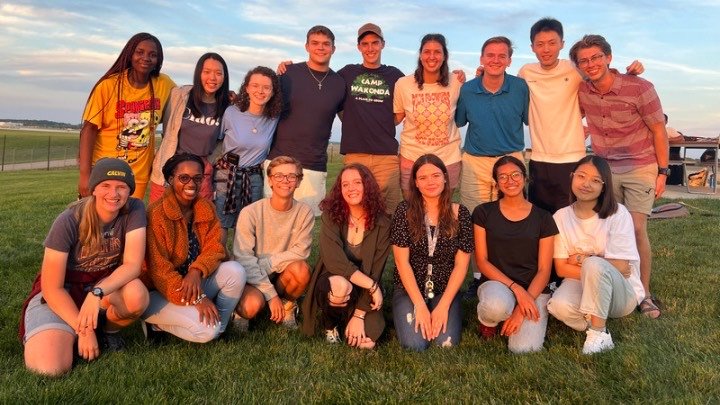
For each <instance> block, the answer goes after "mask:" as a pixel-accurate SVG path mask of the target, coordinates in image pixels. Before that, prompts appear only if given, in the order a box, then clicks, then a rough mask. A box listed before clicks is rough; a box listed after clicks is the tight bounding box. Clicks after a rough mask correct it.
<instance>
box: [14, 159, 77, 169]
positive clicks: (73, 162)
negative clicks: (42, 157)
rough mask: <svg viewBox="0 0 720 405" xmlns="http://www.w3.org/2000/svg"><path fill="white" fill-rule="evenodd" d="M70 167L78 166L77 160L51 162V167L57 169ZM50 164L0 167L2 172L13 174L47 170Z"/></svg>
mask: <svg viewBox="0 0 720 405" xmlns="http://www.w3.org/2000/svg"><path fill="white" fill-rule="evenodd" d="M68 166H77V159H76V158H73V159H60V160H51V161H50V167H51V168H56V167H68ZM47 167H48V162H47V161H43V162H31V163H13V164H6V165H3V166H1V167H0V170H2V171H4V172H12V171H17V170H32V169H47Z"/></svg>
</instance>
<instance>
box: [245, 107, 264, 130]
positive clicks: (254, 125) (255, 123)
mask: <svg viewBox="0 0 720 405" xmlns="http://www.w3.org/2000/svg"><path fill="white" fill-rule="evenodd" d="M248 114H249V115H250V117H251V118H250V120H251V121H252V125H253V127H252V129H251V130H250V131H252V133H253V134H257V133H258V129H257V127H258V124H259V123H260V122H262V120H263V118H265V117H264V116H262V115H261V116H259V117H257V118H252V117H253V115H254V114H253V113H251V112H248Z"/></svg>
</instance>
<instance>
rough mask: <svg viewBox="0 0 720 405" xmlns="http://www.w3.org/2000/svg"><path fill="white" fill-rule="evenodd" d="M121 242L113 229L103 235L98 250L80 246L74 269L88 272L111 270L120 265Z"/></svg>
mask: <svg viewBox="0 0 720 405" xmlns="http://www.w3.org/2000/svg"><path fill="white" fill-rule="evenodd" d="M121 250H122V242H121V241H120V238H118V237H117V236H116V235H115V232H114V230H110V231H109V232H107V233H105V235H103V239H102V244H101V246H100V249H99V250H94V249H90V248H89V247H88V246H85V245H84V246H82V247H81V248H80V253H79V255H78V257H77V266H76V270H79V271H84V272H88V273H92V272H99V271H105V270H111V269H114V268H117V267H118V266H119V265H120V258H121V254H122V252H121Z"/></svg>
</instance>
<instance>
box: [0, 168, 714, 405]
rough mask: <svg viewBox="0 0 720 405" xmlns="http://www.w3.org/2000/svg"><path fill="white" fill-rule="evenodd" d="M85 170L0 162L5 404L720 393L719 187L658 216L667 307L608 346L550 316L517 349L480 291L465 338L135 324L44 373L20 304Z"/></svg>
mask: <svg viewBox="0 0 720 405" xmlns="http://www.w3.org/2000/svg"><path fill="white" fill-rule="evenodd" d="M337 168H338V167H337V164H335V165H332V166H331V176H330V178H332V177H333V175H332V174H333V173H336V172H337ZM76 176H77V175H76V172H75V171H74V170H70V169H65V170H51V171H49V172H47V171H32V172H31V171H26V172H15V173H0V184H2V193H1V194H0V229H2V233H1V234H0V273H1V274H2V275H3V282H2V283H0V319H1V320H2V322H1V323H0V325H1V326H0V356H2V358H5V359H6V360H5V366H4V367H3V368H2V371H1V372H0V403H19V402H23V403H58V402H60V403H70V402H83V403H100V402H113V403H117V402H126V403H129V402H141V403H180V402H187V403H210V402H217V403H231V402H234V403H238V402H251V403H256V402H263V403H274V402H279V403H297V402H300V403H307V402H331V403H350V402H356V403H366V402H367V403H380V402H382V403H385V402H389V403H408V402H420V403H430V402H435V403H536V402H542V403H547V402H554V403H555V402H557V403H591V402H592V403H652V402H661V403H696V404H701V403H717V402H718V401H720V378H719V377H720V316H719V315H720V313H719V312H718V292H717V291H718V288H717V286H718V285H720V276H719V272H718V269H719V268H720V260H718V254H717V246H718V240H720V226H719V225H720V218H719V217H718V213H719V212H720V201H712V200H696V201H693V202H692V205H693V206H694V207H695V208H692V209H691V211H692V213H693V215H692V216H690V217H688V218H683V219H675V220H667V221H660V222H651V223H650V235H651V240H652V242H653V249H654V270H653V271H654V273H653V290H654V292H655V293H656V294H657V295H658V296H659V297H661V298H662V299H663V301H664V303H665V305H666V306H667V310H666V312H665V314H664V315H663V316H662V317H661V318H660V319H658V320H655V321H653V320H649V319H647V318H645V317H643V316H642V315H640V314H638V313H634V314H632V315H630V316H628V317H626V318H624V319H621V320H611V321H609V323H608V327H609V329H610V331H611V332H612V335H613V339H614V340H615V343H616V346H617V347H616V349H615V350H613V351H611V352H608V353H603V354H600V355H595V356H592V357H588V356H583V355H581V354H580V348H581V347H582V343H583V340H584V335H583V334H580V333H575V332H572V331H570V330H569V329H568V328H567V327H565V326H564V325H562V324H560V323H558V322H557V321H554V320H551V322H550V324H549V327H548V336H547V341H546V344H545V350H544V351H542V352H540V353H536V354H531V355H522V356H518V355H511V354H509V353H508V351H507V347H506V342H505V340H504V339H495V340H493V341H491V342H483V341H481V340H480V339H479V338H478V337H477V335H476V334H475V332H474V329H475V327H476V325H477V320H476V318H475V316H474V303H467V304H466V305H465V332H464V334H463V340H462V343H461V344H460V345H459V347H456V348H453V349H439V348H433V349H431V350H429V351H427V352H425V353H411V352H407V351H405V350H403V349H402V348H400V347H399V345H398V344H397V340H396V339H395V336H394V330H393V329H392V322H389V323H388V326H389V327H388V331H387V333H386V335H387V336H386V338H385V340H384V341H383V342H382V343H381V345H380V346H379V348H378V349H377V350H376V351H373V352H359V351H357V350H351V349H349V348H347V347H342V346H340V347H338V346H328V345H326V344H324V343H323V341H321V340H320V339H319V338H317V339H308V338H304V337H302V336H300V335H299V334H298V333H296V332H287V331H285V330H282V328H279V327H275V326H272V325H270V324H269V323H268V322H267V321H261V322H258V323H257V324H256V325H254V326H253V330H252V331H251V333H249V334H247V335H244V336H236V335H233V336H232V337H231V339H230V340H229V341H227V342H225V341H223V342H214V343H209V344H206V345H197V344H190V343H185V342H182V341H179V340H171V341H170V342H169V343H167V344H164V345H160V346H150V345H148V343H146V342H145V341H144V339H143V337H142V333H141V332H140V328H139V327H138V326H137V325H134V326H131V327H130V328H129V329H127V330H126V331H124V332H123V333H124V336H125V338H126V341H127V342H128V346H129V347H128V348H127V350H126V351H124V352H121V353H113V354H109V355H103V356H102V357H101V358H100V359H99V360H97V361H95V362H92V363H86V362H84V361H78V363H77V365H76V366H75V368H74V370H73V371H72V373H70V374H69V375H67V376H65V377H63V378H58V379H47V378H43V377H38V376H35V375H32V374H30V373H28V372H27V371H25V369H24V366H23V356H22V346H21V345H20V343H19V342H18V340H17V333H16V326H17V319H18V314H19V311H20V306H21V303H22V301H23V299H24V297H25V296H26V294H27V292H28V290H29V288H30V284H31V281H32V279H33V277H34V275H35V274H36V272H37V270H38V268H39V266H40V262H41V259H42V242H43V239H44V237H45V234H46V232H47V230H48V228H49V227H50V225H51V223H52V221H53V219H54V218H55V216H56V215H57V214H58V213H59V212H60V211H61V210H62V209H63V207H64V206H65V205H66V204H67V203H68V202H70V201H72V199H73V196H74V195H75V191H74V190H75V181H76V179H77V177H76ZM329 181H330V180H329ZM316 254H317V253H316V249H314V251H313V259H312V261H313V262H314V258H315V257H316ZM387 270H388V271H387V272H386V274H385V282H384V287H385V288H386V291H387V289H388V288H389V287H390V285H391V283H390V276H391V274H392V267H391V266H390V265H388V267H387ZM384 307H385V309H386V310H389V307H390V302H389V300H387V299H386V302H385V306H384ZM388 315H389V314H388ZM388 319H390V318H389V316H388Z"/></svg>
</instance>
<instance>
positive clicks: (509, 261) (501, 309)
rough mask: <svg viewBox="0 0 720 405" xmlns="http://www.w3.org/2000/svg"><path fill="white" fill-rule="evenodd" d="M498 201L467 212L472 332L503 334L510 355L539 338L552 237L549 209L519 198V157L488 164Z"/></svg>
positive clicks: (536, 345)
mask: <svg viewBox="0 0 720 405" xmlns="http://www.w3.org/2000/svg"><path fill="white" fill-rule="evenodd" d="M492 178H493V180H495V182H496V183H497V185H498V197H499V200H497V201H493V202H489V203H486V204H481V205H478V206H477V207H476V208H475V211H474V212H473V222H474V223H475V226H474V234H475V258H476V260H477V263H478V267H479V268H480V271H481V272H482V274H483V280H482V283H481V284H480V287H479V288H478V291H477V295H478V305H477V316H478V321H479V322H480V323H479V324H478V331H479V332H480V335H481V336H482V337H483V338H485V339H490V338H492V337H493V336H495V335H496V334H497V329H498V324H499V323H500V322H503V325H502V329H501V331H500V333H501V334H502V335H504V336H508V348H509V349H510V351H511V352H513V353H527V352H535V351H539V350H541V349H542V347H543V342H544V341H545V329H546V327H547V318H548V312H547V302H548V299H550V289H549V288H548V282H549V281H550V269H551V267H552V256H553V238H554V235H556V234H557V233H558V229H557V226H555V221H553V218H552V215H550V213H549V212H547V211H545V210H543V209H541V208H538V207H535V206H534V205H532V204H531V203H530V202H529V201H527V199H526V198H525V186H526V184H527V172H526V170H525V164H524V163H523V162H522V160H520V159H518V158H516V157H514V156H503V157H501V158H500V159H498V160H497V161H496V162H495V164H494V165H493V168H492Z"/></svg>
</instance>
